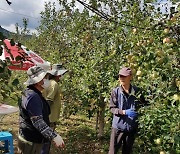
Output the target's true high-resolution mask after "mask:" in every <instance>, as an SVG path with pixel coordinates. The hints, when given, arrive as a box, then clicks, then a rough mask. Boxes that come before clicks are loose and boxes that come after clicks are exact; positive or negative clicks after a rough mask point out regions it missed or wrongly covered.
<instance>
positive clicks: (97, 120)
mask: <svg viewBox="0 0 180 154" xmlns="http://www.w3.org/2000/svg"><path fill="white" fill-rule="evenodd" d="M98 123H99V111H97V115H96V127H95V129H96V132H97V130H98Z"/></svg>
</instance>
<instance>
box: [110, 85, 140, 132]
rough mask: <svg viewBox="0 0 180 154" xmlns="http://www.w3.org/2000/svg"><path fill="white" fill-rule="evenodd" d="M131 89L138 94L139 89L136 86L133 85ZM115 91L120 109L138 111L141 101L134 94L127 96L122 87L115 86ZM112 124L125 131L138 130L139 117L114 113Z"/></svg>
mask: <svg viewBox="0 0 180 154" xmlns="http://www.w3.org/2000/svg"><path fill="white" fill-rule="evenodd" d="M131 90H133V91H134V92H132V93H134V94H136V93H137V92H138V90H139V89H138V88H137V87H135V86H132V89H131ZM114 91H115V93H116V96H117V107H118V108H119V109H121V110H126V109H134V110H135V111H137V109H138V106H139V104H140V101H138V100H137V99H136V97H135V96H134V95H129V96H128V97H127V96H125V94H124V93H123V90H122V88H121V87H117V88H115V89H114ZM112 126H113V127H114V128H117V129H119V130H121V131H124V132H131V131H136V130H137V128H138V121H137V117H136V118H132V117H128V116H125V115H119V116H116V115H114V116H113V123H112Z"/></svg>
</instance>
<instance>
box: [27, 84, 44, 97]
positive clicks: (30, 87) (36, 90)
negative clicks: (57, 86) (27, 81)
mask: <svg viewBox="0 0 180 154" xmlns="http://www.w3.org/2000/svg"><path fill="white" fill-rule="evenodd" d="M27 88H28V89H31V90H33V91H35V92H36V93H38V94H39V95H42V93H41V92H40V91H39V90H38V89H36V88H35V87H34V86H33V85H30V86H27Z"/></svg>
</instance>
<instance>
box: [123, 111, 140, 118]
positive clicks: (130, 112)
mask: <svg viewBox="0 0 180 154" xmlns="http://www.w3.org/2000/svg"><path fill="white" fill-rule="evenodd" d="M125 115H127V116H129V117H132V118H135V117H137V112H135V111H134V110H132V109H127V110H125Z"/></svg>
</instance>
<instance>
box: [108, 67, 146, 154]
mask: <svg viewBox="0 0 180 154" xmlns="http://www.w3.org/2000/svg"><path fill="white" fill-rule="evenodd" d="M118 76H119V83H120V85H119V86H118V87H116V88H114V89H113V90H112V92H111V97H110V111H111V112H112V114H113V121H112V131H111V138H110V147H109V154H117V153H118V151H119V149H120V147H121V146H122V154H130V153H131V152H132V146H133V143H134V139H135V134H136V132H137V128H138V122H137V120H138V113H137V111H138V109H139V108H140V107H142V106H144V105H146V104H147V102H146V101H145V99H144V97H143V96H142V95H141V97H140V98H139V97H137V96H136V95H139V94H140V93H141V91H140V89H139V88H138V87H136V86H134V85H132V84H131V80H132V70H131V69H130V68H128V67H122V68H121V69H120V70H119V74H118Z"/></svg>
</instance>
